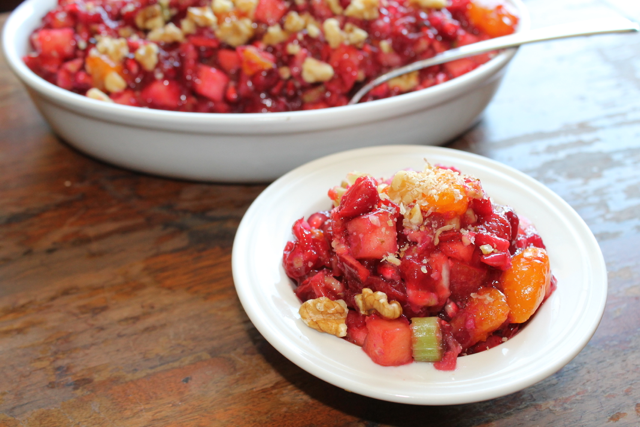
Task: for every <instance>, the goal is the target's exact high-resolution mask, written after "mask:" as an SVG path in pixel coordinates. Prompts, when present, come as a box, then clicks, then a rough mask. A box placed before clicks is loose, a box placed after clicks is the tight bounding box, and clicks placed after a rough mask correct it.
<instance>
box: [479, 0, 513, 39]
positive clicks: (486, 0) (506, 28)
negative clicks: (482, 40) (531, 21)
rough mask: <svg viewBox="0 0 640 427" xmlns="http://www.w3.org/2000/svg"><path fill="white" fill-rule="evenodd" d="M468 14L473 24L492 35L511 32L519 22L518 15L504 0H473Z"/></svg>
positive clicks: (498, 35) (502, 34)
mask: <svg viewBox="0 0 640 427" xmlns="http://www.w3.org/2000/svg"><path fill="white" fill-rule="evenodd" d="M467 14H468V16H469V21H471V24H473V26H475V27H476V28H478V29H479V30H481V31H482V32H484V33H487V34H488V35H489V36H490V37H500V36H506V35H508V34H511V33H513V32H514V31H515V27H516V25H517V24H518V17H517V16H516V15H515V13H514V12H513V11H511V10H509V9H508V8H507V6H506V5H504V4H502V2H497V1H495V0H473V1H471V3H469V6H468V10H467Z"/></svg>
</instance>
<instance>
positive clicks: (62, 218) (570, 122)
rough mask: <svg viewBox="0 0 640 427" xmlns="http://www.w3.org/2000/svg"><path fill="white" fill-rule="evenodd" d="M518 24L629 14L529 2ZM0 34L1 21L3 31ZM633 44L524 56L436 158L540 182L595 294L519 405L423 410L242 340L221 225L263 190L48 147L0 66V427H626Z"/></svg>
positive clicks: (626, 4) (639, 183) (632, 292)
mask: <svg viewBox="0 0 640 427" xmlns="http://www.w3.org/2000/svg"><path fill="white" fill-rule="evenodd" d="M526 4H527V5H528V6H529V9H530V12H531V15H532V23H533V26H534V27H538V26H542V25H547V24H552V23H558V22H563V21H567V20H571V19H579V18H589V17H601V16H606V15H607V14H611V13H614V12H613V10H614V8H622V9H624V10H625V11H626V12H627V13H629V14H632V15H633V14H634V13H635V14H637V15H635V16H633V17H634V18H636V19H640V10H639V8H638V7H637V4H636V3H635V1H634V0H629V1H626V0H611V1H610V2H607V1H605V0H565V1H562V2H558V1H556V0H529V1H526ZM0 16H1V18H0V25H1V24H2V23H4V20H6V18H7V14H4V15H0ZM639 100H640V35H608V36H599V37H593V38H579V39H571V40H564V41H557V42H549V43H545V44H538V45H531V46H526V47H523V48H521V50H520V52H519V53H518V54H517V56H516V59H515V60H514V62H513V64H512V65H511V66H510V69H509V71H508V73H507V76H506V78H505V81H504V84H503V86H502V87H501V89H500V91H499V93H498V95H497V96H496V98H495V100H494V102H492V104H491V105H490V107H489V108H488V109H487V111H486V113H485V115H484V117H483V120H482V121H481V122H480V123H479V124H478V125H477V126H475V127H474V128H473V129H471V130H469V131H468V132H467V133H466V134H464V135H463V136H461V137H460V138H458V139H457V140H455V141H452V142H451V143H450V144H448V146H449V147H452V148H456V149H461V150H465V151H470V152H473V153H477V154H481V155H484V156H487V157H490V158H492V159H495V160H498V161H500V162H503V163H505V164H508V165H510V166H513V167H515V168H517V169H519V170H521V171H523V172H525V173H527V174H529V175H531V176H532V177H534V178H536V179H538V180H540V181H542V182H543V183H545V184H546V185H547V186H549V187H550V188H551V189H552V190H554V191H555V192H556V193H558V194H559V195H560V196H561V197H563V198H564V199H565V200H566V201H567V202H568V203H569V204H571V206H573V208H574V209H576V211H578V213H579V214H580V215H581V216H582V217H583V218H584V220H585V221H586V222H587V224H588V225H589V227H590V228H591V229H592V230H593V232H594V234H595V235H596V237H597V239H598V242H599V243H600V245H601V248H602V251H603V253H604V256H605V259H606V263H607V269H608V276H609V295H608V301H607V306H606V312H605V315H604V318H603V320H602V322H601V324H600V327H599V329H598V330H597V332H596V334H595V336H594V337H593V339H592V340H591V341H590V342H589V344H588V345H587V347H586V348H585V349H584V350H583V351H582V352H581V353H580V354H579V355H578V356H577V357H576V358H575V359H574V360H573V361H571V362H570V363H569V364H568V365H567V366H566V367H564V368H563V369H561V370H560V371H559V372H557V373H556V374H554V375H552V376H551V377H549V378H547V379H545V380H543V381H541V382H540V383H538V384H536V385H534V386H532V387H529V388H527V389H525V390H522V391H520V392H517V393H514V394H511V395H508V396H505V397H502V398H499V399H494V400H492V401H488V402H480V403H476V404H469V405H457V406H448V407H420V406H407V405H400V404H394V403H388V402H382V401H378V400H375V399H370V398H366V397H362V396H359V395H355V394H352V393H349V392H347V391H345V390H342V389H339V388H337V387H334V386H332V385H330V384H327V383H325V382H323V381H321V380H319V379H317V378H315V377H314V376H312V375H310V374H308V373H306V372H305V371H303V370H301V369H300V368H298V367H297V366H296V365H294V364H292V363H291V362H289V361H288V360H287V359H286V358H284V357H283V356H282V355H280V354H279V353H278V352H277V351H276V350H275V349H274V348H273V347H272V346H271V345H270V344H269V343H267V342H266V341H265V339H264V338H263V337H262V336H261V335H260V334H259V333H258V332H257V330H256V329H255V327H254V326H253V324H252V323H251V322H250V321H249V319H248V317H247V315H246V314H245V312H244V310H243V308H242V306H241V304H240V302H239V300H238V298H237V296H236V293H235V290H234V286H233V280H232V275H231V247H232V243H233V238H234V235H235V231H236V229H237V226H238V224H239V222H240V219H241V218H242V215H243V214H244V212H245V211H246V210H247V208H248V207H249V205H250V204H251V202H252V201H253V200H254V199H255V198H256V197H257V196H258V194H260V192H261V191H262V190H263V189H264V188H265V186H264V185H216V184H206V183H193V182H184V181H177V180H170V179H164V178H160V177H152V176H147V175H143V174H139V173H135V172H131V171H127V170H123V169H119V168H116V167H113V166H110V165H107V164H104V163H101V162H99V161H96V160H94V159H91V158H89V157H87V156H85V155H83V154H81V153H79V152H77V151H75V150H74V149H72V148H71V147H70V146H68V145H66V144H65V142H64V141H61V140H59V139H58V138H57V137H56V136H55V135H54V134H53V133H52V132H51V130H50V128H49V127H48V126H47V124H46V123H45V122H44V120H43V119H42V117H41V116H40V115H39V114H38V112H37V111H36V110H35V108H34V106H33V104H32V103H31V101H30V100H29V99H28V96H27V93H26V91H25V90H24V88H23V87H22V86H21V85H20V84H19V82H18V81H17V80H16V78H15V77H14V76H13V75H12V74H11V72H10V71H9V69H8V67H7V65H6V63H5V62H4V59H3V58H0V379H1V380H0V426H7V427H14V426H24V427H26V426H29V427H31V426H34V427H35V426H43V427H49V426H91V427H93V426H105V427H107V426H109V427H113V426H159V427H168V426H218V425H225V426H226V425H229V426H264V425H274V426H378V425H394V426H395V425H397V426H413V425H415V426H431V425H434V426H435V425H437V426H443V425H444V426H448V425H457V426H518V425H523V426H528V425H531V426H603V425H612V426H614V425H615V426H623V425H624V426H637V425H640V356H639V354H640V334H639V332H638V327H639V325H640V261H639V258H640V249H639V248H640V172H639V169H640V101H639Z"/></svg>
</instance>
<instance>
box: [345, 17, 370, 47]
mask: <svg viewBox="0 0 640 427" xmlns="http://www.w3.org/2000/svg"><path fill="white" fill-rule="evenodd" d="M344 33H345V35H346V37H347V41H348V42H349V44H350V45H353V46H356V47H357V48H362V46H364V42H365V41H366V40H367V37H369V33H367V32H366V31H365V30H363V29H362V28H359V27H357V26H356V25H353V24H352V23H351V22H347V23H346V24H344Z"/></svg>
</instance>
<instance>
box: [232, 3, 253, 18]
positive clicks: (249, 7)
mask: <svg viewBox="0 0 640 427" xmlns="http://www.w3.org/2000/svg"><path fill="white" fill-rule="evenodd" d="M235 4H236V9H238V10H239V11H240V12H242V13H244V14H245V15H247V16H248V17H249V18H253V13H254V12H255V10H256V6H258V0H236V1H235Z"/></svg>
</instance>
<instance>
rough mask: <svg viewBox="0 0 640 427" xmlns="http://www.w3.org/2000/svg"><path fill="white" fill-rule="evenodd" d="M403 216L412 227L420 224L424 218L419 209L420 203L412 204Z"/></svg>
mask: <svg viewBox="0 0 640 427" xmlns="http://www.w3.org/2000/svg"><path fill="white" fill-rule="evenodd" d="M405 217H406V219H407V220H408V221H409V223H410V224H407V225H409V226H413V227H417V226H420V225H422V222H423V221H424V218H423V217H422V209H420V205H418V204H416V205H414V206H413V207H412V208H411V210H410V211H409V213H408V214H407V215H405ZM413 227H411V228H413Z"/></svg>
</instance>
